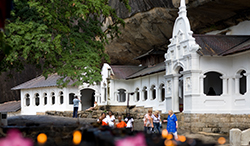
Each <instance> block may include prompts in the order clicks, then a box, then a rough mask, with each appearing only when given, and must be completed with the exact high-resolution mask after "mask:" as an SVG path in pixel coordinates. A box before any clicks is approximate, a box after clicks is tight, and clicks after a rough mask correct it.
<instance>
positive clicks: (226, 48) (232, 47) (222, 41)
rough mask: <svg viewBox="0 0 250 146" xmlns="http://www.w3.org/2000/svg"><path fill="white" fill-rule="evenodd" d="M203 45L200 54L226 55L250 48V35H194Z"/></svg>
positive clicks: (197, 41) (198, 42) (200, 44)
mask: <svg viewBox="0 0 250 146" xmlns="http://www.w3.org/2000/svg"><path fill="white" fill-rule="evenodd" d="M193 36H194V38H195V41H196V43H197V44H199V46H200V47H201V49H200V50H198V51H197V53H198V54H200V55H209V56H226V55H231V54H235V53H238V52H243V51H247V50H249V49H250V36H246V35H238V36H236V35H197V34H194V35H193Z"/></svg>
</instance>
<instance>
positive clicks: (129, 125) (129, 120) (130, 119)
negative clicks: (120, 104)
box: [124, 113, 134, 131]
mask: <svg viewBox="0 0 250 146" xmlns="http://www.w3.org/2000/svg"><path fill="white" fill-rule="evenodd" d="M124 121H125V122H126V123H127V127H126V128H128V129H131V131H133V128H134V119H133V117H131V116H130V114H129V113H128V114H127V117H126V118H125V119H124Z"/></svg>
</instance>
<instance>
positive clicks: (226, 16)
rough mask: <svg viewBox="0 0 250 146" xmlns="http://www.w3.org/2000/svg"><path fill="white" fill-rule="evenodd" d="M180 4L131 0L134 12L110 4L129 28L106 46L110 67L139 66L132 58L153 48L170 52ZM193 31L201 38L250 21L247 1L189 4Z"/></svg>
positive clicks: (175, 0) (213, 0) (166, 0)
mask: <svg viewBox="0 0 250 146" xmlns="http://www.w3.org/2000/svg"><path fill="white" fill-rule="evenodd" d="M179 2H180V0H130V6H131V12H128V10H126V8H125V7H124V5H123V4H121V3H119V1H117V0H110V4H111V6H112V7H114V8H115V9H116V11H117V13H118V15H119V16H120V17H121V18H124V20H125V22H126V25H125V27H124V28H120V30H121V32H122V34H121V36H120V38H117V39H114V40H112V41H111V42H110V44H109V45H107V46H106V51H107V53H108V54H109V56H110V59H111V64H139V62H138V61H136V60H133V58H135V57H137V56H139V55H141V54H143V53H145V52H147V51H148V50H150V49H152V48H153V47H163V48H167V45H168V43H169V39H170V38H171V37H172V29H173V25H174V21H175V19H176V17H177V12H178V7H179ZM186 3H187V11H188V18H189V20H190V24H191V27H192V30H193V31H194V33H196V34H202V33H206V32H210V31H213V30H221V29H225V28H227V27H230V26H233V25H236V24H238V23H239V22H241V21H244V20H249V19H250V9H249V8H250V3H249V1H248V0H237V1H235V0H189V1H188V0H186Z"/></svg>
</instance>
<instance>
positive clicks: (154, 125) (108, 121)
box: [73, 96, 178, 138]
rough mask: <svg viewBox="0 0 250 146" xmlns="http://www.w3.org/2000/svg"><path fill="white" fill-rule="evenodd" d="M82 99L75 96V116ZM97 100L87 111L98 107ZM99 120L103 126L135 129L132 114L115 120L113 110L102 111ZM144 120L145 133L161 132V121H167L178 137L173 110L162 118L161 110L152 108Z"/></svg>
mask: <svg viewBox="0 0 250 146" xmlns="http://www.w3.org/2000/svg"><path fill="white" fill-rule="evenodd" d="M79 102H81V100H80V99H79V98H78V97H77V96H75V98H74V100H73V104H74V111H73V118H76V117H77V111H78V105H79ZM97 106H98V105H97V102H95V103H94V106H93V107H90V108H88V109H86V111H90V110H94V109H95V108H96V107H97ZM97 122H98V123H99V124H100V125H102V126H109V127H112V128H128V129H130V130H131V131H133V128H134V119H133V118H132V117H131V116H130V114H127V116H126V117H125V118H124V121H123V120H122V116H121V115H119V116H118V122H116V120H115V116H114V115H113V113H112V111H108V114H107V115H106V113H102V114H101V116H100V117H99V118H98V119H97ZM143 122H144V132H145V133H156V132H158V133H161V128H162V126H161V123H162V122H167V128H166V129H167V131H168V133H171V134H173V135H174V136H175V137H176V138H177V128H178V120H177V117H176V115H175V114H174V113H173V111H172V110H169V111H168V117H167V119H164V120H163V121H162V120H161V116H160V112H159V111H157V110H156V111H154V113H153V111H152V110H151V109H149V110H148V113H147V114H146V115H145V116H144V118H143Z"/></svg>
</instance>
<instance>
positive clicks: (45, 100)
mask: <svg viewBox="0 0 250 146" xmlns="http://www.w3.org/2000/svg"><path fill="white" fill-rule="evenodd" d="M46 104H47V93H44V105H46Z"/></svg>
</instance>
